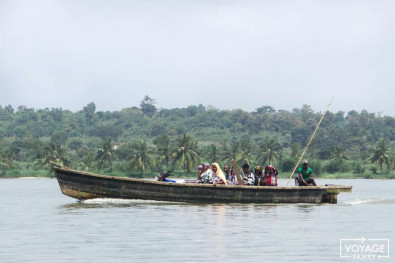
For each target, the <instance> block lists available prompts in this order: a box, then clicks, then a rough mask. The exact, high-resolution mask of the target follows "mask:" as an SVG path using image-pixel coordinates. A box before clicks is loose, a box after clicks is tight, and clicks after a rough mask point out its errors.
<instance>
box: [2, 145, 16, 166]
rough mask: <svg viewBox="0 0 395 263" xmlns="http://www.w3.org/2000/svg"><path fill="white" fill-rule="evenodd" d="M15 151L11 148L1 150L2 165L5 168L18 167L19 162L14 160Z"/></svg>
mask: <svg viewBox="0 0 395 263" xmlns="http://www.w3.org/2000/svg"><path fill="white" fill-rule="evenodd" d="M14 158H15V155H14V152H13V151H11V149H10V148H7V149H4V150H2V151H0V165H1V167H3V168H4V169H5V170H8V169H12V168H15V167H16V164H17V162H16V161H15V160H14Z"/></svg>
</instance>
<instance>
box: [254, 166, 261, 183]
mask: <svg viewBox="0 0 395 263" xmlns="http://www.w3.org/2000/svg"><path fill="white" fill-rule="evenodd" d="M262 170H263V168H262V166H260V165H257V166H255V168H254V175H255V182H254V185H256V186H257V185H259V183H260V182H261V181H262Z"/></svg>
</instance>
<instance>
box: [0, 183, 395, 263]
mask: <svg viewBox="0 0 395 263" xmlns="http://www.w3.org/2000/svg"><path fill="white" fill-rule="evenodd" d="M318 181H319V182H320V183H321V184H324V183H331V184H346V185H353V193H351V194H349V193H343V194H340V195H339V203H338V204H337V205H329V204H324V205H307V204H296V205H254V204H249V205H237V204H231V205H223V204H218V205H215V204H213V205H196V204H185V203H170V202H155V201H140V200H117V199H95V200H89V201H85V202H77V201H75V200H74V199H72V198H69V197H67V196H64V195H62V194H61V192H60V189H59V186H58V184H57V181H56V180H55V179H30V180H29V179H2V180H0V262H2V263H3V262H302V261H304V262H339V261H340V262H352V261H353V260H350V259H344V258H340V257H339V240H340V239H347V238H361V237H362V236H363V237H365V238H380V239H390V242H394V241H395V225H394V224H395V180H318ZM284 184H285V182H284V181H280V185H284ZM390 244H391V243H390ZM393 246H395V244H394V245H393ZM354 262H355V261H354ZM370 262H372V261H370ZM377 262H395V250H394V248H393V247H390V257H389V258H381V259H380V260H377Z"/></svg>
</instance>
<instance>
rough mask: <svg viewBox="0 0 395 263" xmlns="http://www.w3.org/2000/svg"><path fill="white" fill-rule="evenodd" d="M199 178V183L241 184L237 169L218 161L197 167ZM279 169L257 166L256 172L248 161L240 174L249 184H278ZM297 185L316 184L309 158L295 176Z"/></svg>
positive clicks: (243, 180) (243, 181)
mask: <svg viewBox="0 0 395 263" xmlns="http://www.w3.org/2000/svg"><path fill="white" fill-rule="evenodd" d="M197 169H198V178H197V180H196V182H197V183H199V184H213V185H217V184H225V185H237V184H239V182H238V180H237V176H236V171H235V169H234V168H233V167H232V166H229V165H225V166H224V168H223V170H222V169H221V167H220V166H219V164H218V163H212V164H211V165H210V164H209V163H203V164H201V165H199V166H198V167H197ZM278 174H279V173H278V171H277V169H276V168H274V166H273V165H267V166H266V167H265V168H263V167H262V166H259V165H257V166H255V167H254V172H252V171H251V170H250V166H249V164H248V163H244V164H243V165H242V173H241V174H240V177H241V180H242V184H243V185H249V186H258V185H259V186H277V175H278ZM295 185H297V186H309V185H314V186H315V185H316V183H315V181H314V179H313V170H312V169H311V168H310V167H309V162H308V161H307V160H304V161H303V165H302V167H300V168H299V169H298V176H297V177H296V178H295Z"/></svg>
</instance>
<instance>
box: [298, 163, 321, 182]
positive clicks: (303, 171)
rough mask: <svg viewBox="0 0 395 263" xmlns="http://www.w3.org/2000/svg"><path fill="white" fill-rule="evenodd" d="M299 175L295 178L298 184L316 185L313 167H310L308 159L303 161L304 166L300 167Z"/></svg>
mask: <svg viewBox="0 0 395 263" xmlns="http://www.w3.org/2000/svg"><path fill="white" fill-rule="evenodd" d="M298 174H299V176H298V177H296V178H295V185H296V186H310V185H314V186H316V183H315V181H314V178H313V169H311V168H310V167H309V162H308V161H307V160H304V161H303V165H302V167H300V168H299V169H298Z"/></svg>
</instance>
